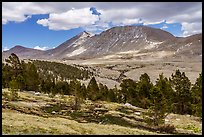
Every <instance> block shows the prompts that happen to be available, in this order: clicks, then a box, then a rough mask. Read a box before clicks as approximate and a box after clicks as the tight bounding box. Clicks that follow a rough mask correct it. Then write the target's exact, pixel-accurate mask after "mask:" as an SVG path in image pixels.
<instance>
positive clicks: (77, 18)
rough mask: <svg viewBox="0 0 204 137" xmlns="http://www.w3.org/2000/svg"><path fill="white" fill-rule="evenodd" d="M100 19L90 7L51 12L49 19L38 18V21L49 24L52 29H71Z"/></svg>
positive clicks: (44, 24) (45, 24)
mask: <svg viewBox="0 0 204 137" xmlns="http://www.w3.org/2000/svg"><path fill="white" fill-rule="evenodd" d="M97 20H99V18H98V16H97V15H93V14H92V12H91V11H90V10H89V8H83V9H72V10H68V11H67V12H62V13H51V14H50V15H49V18H48V19H41V20H38V21H37V23H38V24H41V25H43V26H48V27H49V29H52V30H69V29H72V28H78V27H83V26H85V25H92V24H94V23H95V22H96V21H97Z"/></svg>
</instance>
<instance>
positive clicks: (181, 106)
mask: <svg viewBox="0 0 204 137" xmlns="http://www.w3.org/2000/svg"><path fill="white" fill-rule="evenodd" d="M170 81H171V84H172V87H173V89H174V90H175V94H176V95H175V100H174V104H175V105H174V106H175V109H174V111H175V112H176V113H178V114H191V110H192V108H191V100H192V97H191V92H190V88H191V82H190V80H189V79H188V77H186V76H185V73H184V72H183V73H181V72H180V70H176V72H175V74H172V78H171V79H170Z"/></svg>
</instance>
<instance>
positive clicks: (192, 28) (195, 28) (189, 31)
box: [181, 22, 202, 37]
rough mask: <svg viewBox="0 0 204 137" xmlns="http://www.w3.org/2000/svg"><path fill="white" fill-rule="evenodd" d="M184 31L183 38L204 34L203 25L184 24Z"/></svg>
mask: <svg viewBox="0 0 204 137" xmlns="http://www.w3.org/2000/svg"><path fill="white" fill-rule="evenodd" d="M181 24H182V28H181V29H182V30H183V36H184V37H186V36H190V35H193V34H198V33H202V23H198V22H195V23H187V22H182V23H181Z"/></svg>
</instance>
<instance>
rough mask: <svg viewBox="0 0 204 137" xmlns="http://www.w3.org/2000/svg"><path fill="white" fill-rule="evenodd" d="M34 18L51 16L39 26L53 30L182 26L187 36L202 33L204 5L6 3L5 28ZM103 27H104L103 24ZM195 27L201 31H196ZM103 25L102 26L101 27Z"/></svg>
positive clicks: (180, 3) (4, 5) (3, 12)
mask: <svg viewBox="0 0 204 137" xmlns="http://www.w3.org/2000/svg"><path fill="white" fill-rule="evenodd" d="M90 7H95V8H96V9H97V11H98V12H99V13H101V15H100V18H101V20H100V22H97V23H96V21H97V20H98V16H96V15H93V14H91V13H92V12H91V11H89V8H90ZM35 14H49V18H47V19H41V20H38V21H37V23H38V24H41V25H43V26H46V27H49V29H52V30H68V29H71V28H77V27H83V28H84V29H92V30H94V29H96V30H97V29H106V28H108V27H104V26H103V25H104V24H106V25H107V24H108V23H110V22H111V23H112V24H113V25H131V24H135V23H141V22H142V23H144V25H149V24H158V23H161V22H163V21H164V20H166V23H168V24H169V23H181V24H182V29H183V32H184V35H190V34H194V33H197V32H201V30H202V25H201V24H202V3H201V2H156V3H155V2H108V3H107V2H80V3H79V2H3V3H2V24H6V23H8V22H9V21H15V22H23V21H25V20H26V19H27V18H28V17H29V16H26V15H30V16H32V15H35ZM103 23H104V24H103ZM196 24H197V25H198V27H196ZM100 25H101V26H100Z"/></svg>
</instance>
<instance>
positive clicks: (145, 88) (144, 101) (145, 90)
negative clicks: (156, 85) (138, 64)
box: [137, 73, 153, 108]
mask: <svg viewBox="0 0 204 137" xmlns="http://www.w3.org/2000/svg"><path fill="white" fill-rule="evenodd" d="M152 87H153V84H152V83H151V81H150V77H149V76H148V74H147V73H144V74H142V75H141V76H140V80H139V81H138V86H137V90H138V92H139V97H140V99H139V101H140V107H142V108H147V107H148V106H149V105H150V104H149V98H150V90H151V88H152Z"/></svg>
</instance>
